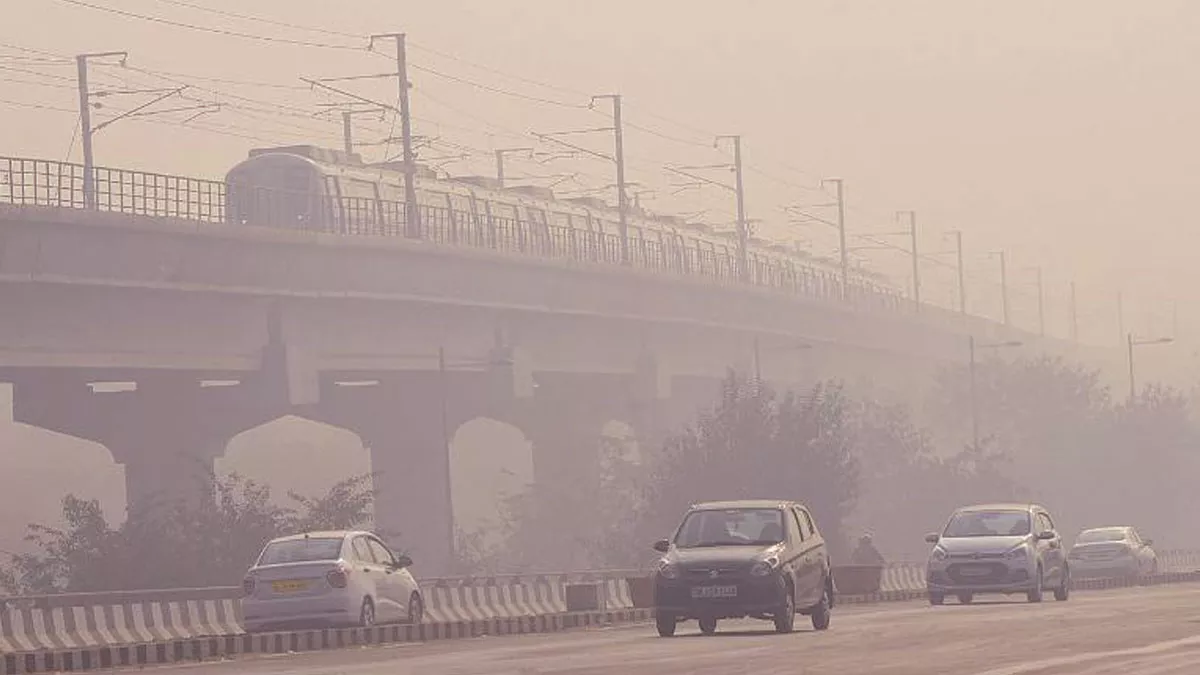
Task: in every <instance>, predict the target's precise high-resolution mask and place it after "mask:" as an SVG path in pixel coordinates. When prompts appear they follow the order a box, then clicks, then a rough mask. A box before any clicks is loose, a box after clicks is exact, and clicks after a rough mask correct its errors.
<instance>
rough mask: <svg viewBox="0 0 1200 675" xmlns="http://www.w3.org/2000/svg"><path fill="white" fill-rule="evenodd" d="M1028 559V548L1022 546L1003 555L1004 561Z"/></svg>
mask: <svg viewBox="0 0 1200 675" xmlns="http://www.w3.org/2000/svg"><path fill="white" fill-rule="evenodd" d="M1028 557H1029V548H1028V547H1026V546H1025V545H1024V544H1022V545H1020V546H1018V547H1016V548H1014V549H1013V550H1011V551H1009V552H1008V553H1005V554H1004V558H1005V559H1006V560H1024V559H1025V558H1028Z"/></svg>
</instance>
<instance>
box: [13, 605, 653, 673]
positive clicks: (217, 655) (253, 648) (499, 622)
mask: <svg viewBox="0 0 1200 675" xmlns="http://www.w3.org/2000/svg"><path fill="white" fill-rule="evenodd" d="M651 618H652V615H651V613H650V611H648V610H634V609H628V610H614V611H603V612H579V613H570V614H553V615H545V616H535V617H522V618H492V619H485V620H478V621H454V622H441V623H427V624H422V625H420V626H400V625H391V626H373V627H371V628H342V629H326V630H304V631H288V632H282V633H256V634H250V635H247V634H242V635H229V636H222V637H208V638H194V639H173V640H166V641H162V642H153V643H143V644H133V645H109V646H90V647H76V648H69V649H52V650H44V651H40V652H30V653H20V654H4V655H3V656H2V658H0V675H19V674H24V673H52V672H63V671H91V670H111V669H115V668H138V667H144V666H148V665H159V664H171V663H189V662H202V661H210V660H218V659H228V658H234V657H239V656H243V657H244V656H254V655H270V654H288V653H298V652H312V651H323V650H333V649H343V648H347V647H363V646H371V645H389V644H401V643H406V642H431V641H440V640H457V639H466V638H475V637H483V636H490V635H496V636H501V635H528V634H535V633H555V632H561V631H565V630H575V629H581V628H589V627H597V626H608V625H614V624H620V623H632V622H639V621H648V620H649V619H651Z"/></svg>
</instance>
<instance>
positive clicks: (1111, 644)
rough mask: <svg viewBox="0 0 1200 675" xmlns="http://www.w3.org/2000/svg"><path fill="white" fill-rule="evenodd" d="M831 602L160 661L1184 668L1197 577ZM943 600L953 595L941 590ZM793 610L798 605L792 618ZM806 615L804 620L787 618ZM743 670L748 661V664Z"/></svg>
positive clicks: (663, 672)
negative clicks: (671, 631)
mask: <svg viewBox="0 0 1200 675" xmlns="http://www.w3.org/2000/svg"><path fill="white" fill-rule="evenodd" d="M983 600H984V601H983V602H977V603H976V604H975V605H972V606H957V605H954V604H948V605H946V606H944V607H929V606H927V605H923V604H920V603H915V602H914V603H896V604H888V605H874V606H869V607H839V608H838V609H837V610H835V613H834V617H833V625H832V627H831V628H830V630H829V631H828V632H825V633H816V632H812V631H811V630H802V631H799V632H797V633H794V634H792V635H776V634H774V633H769V632H765V631H764V630H763V629H764V628H765V627H769V626H770V624H768V623H760V622H754V621H749V622H725V623H722V624H721V625H720V627H719V631H720V632H719V633H718V634H717V635H715V636H712V637H703V636H700V635H699V633H698V631H697V629H696V628H695V623H694V622H692V623H689V624H683V625H682V626H680V629H681V630H680V633H679V636H678V637H676V638H673V639H662V638H659V637H657V635H656V634H655V631H654V628H653V627H652V626H649V625H638V626H623V627H616V628H607V629H593V630H588V631H582V632H574V633H561V634H557V635H545V636H521V637H486V638H479V639H475V640H463V641H458V642H445V643H429V644H416V645H397V646H392V647H373V648H372V647H368V648H361V649H355V650H343V651H334V652H322V653H309V654H293V655H280V656H268V657H257V658H246V659H240V660H236V661H228V662H223V663H211V664H197V665H188V666H173V667H165V668H160V669H158V670H159V671H161V672H164V673H166V672H167V671H180V672H186V673H187V674H188V675H243V674H244V675H377V674H378V675H384V674H386V675H407V674H409V673H412V674H414V675H417V674H419V675H549V674H562V675H626V674H630V673H653V674H654V675H684V674H693V673H695V674H699V675H727V674H733V673H744V672H756V673H764V674H766V673H771V674H773V673H779V674H781V675H783V674H785V673H786V674H787V675H827V674H828V675H833V674H835V673H836V674H837V675H872V674H876V673H878V674H883V673H886V674H887V675H943V674H944V675H951V674H953V675H1084V674H1086V675H1194V674H1196V673H1200V585H1179V586H1160V587H1155V588H1146V589H1127V590H1120V591H1106V592H1088V593H1079V594H1076V595H1074V596H1073V597H1072V598H1071V600H1070V601H1068V602H1065V603H1059V602H1054V601H1053V600H1049V601H1048V602H1045V603H1043V604H1041V605H1030V604H1026V603H1024V602H1018V601H1017V600H1016V599H1015V598H1014V599H1013V600H1011V601H1007V600H1005V599H1003V598H998V599H997V600H996V602H995V603H991V602H987V600H988V598H986V597H985V598H984V599H983ZM951 602H952V601H951ZM800 618H802V617H797V619H800ZM801 625H803V626H804V627H806V628H807V627H808V626H810V624H809V623H808V622H807V620H806V621H805V622H804V623H803V624H801V622H800V621H797V626H801ZM751 669H753V670H751Z"/></svg>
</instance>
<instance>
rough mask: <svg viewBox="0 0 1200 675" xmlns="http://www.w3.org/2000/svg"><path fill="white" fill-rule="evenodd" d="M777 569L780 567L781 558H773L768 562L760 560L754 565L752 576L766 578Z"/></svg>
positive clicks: (751, 570)
mask: <svg viewBox="0 0 1200 675" xmlns="http://www.w3.org/2000/svg"><path fill="white" fill-rule="evenodd" d="M776 567H779V558H777V557H775V556H771V557H770V558H767V559H766V560H760V561H758V562H756V563H754V566H753V567H751V568H750V575H751V576H755V577H765V576H767V575H768V574H770V573H771V572H774V571H775V568H776Z"/></svg>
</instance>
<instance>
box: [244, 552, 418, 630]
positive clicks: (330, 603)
mask: <svg viewBox="0 0 1200 675" xmlns="http://www.w3.org/2000/svg"><path fill="white" fill-rule="evenodd" d="M411 566H412V560H411V559H409V557H408V556H405V555H400V556H397V555H395V554H394V553H392V551H391V550H390V549H388V547H387V546H386V545H384V543H383V541H382V540H380V539H379V537H377V536H375V535H374V534H371V533H370V532H358V531H347V532H310V533H307V534H298V535H293V536H290V537H281V538H279V539H275V540H272V541H271V542H269V543H268V544H267V545H266V547H264V548H263V550H262V553H260V554H259V556H258V561H257V562H256V563H255V564H254V566H253V567H251V568H250V570H249V571H248V572H247V573H246V577H245V579H244V580H243V582H242V587H243V591H244V594H245V595H244V597H243V598H242V626H243V628H245V629H246V631H247V632H254V631H261V630H271V629H284V628H290V627H293V626H294V627H301V626H314V625H315V626H370V625H373V624H375V623H390V622H399V621H407V622H409V623H420V622H421V620H422V618H423V615H424V602H423V600H422V598H421V589H420V587H419V586H418V585H417V581H416V579H414V578H413V576H412V574H410V573H409V571H408V568H409V567H411Z"/></svg>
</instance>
